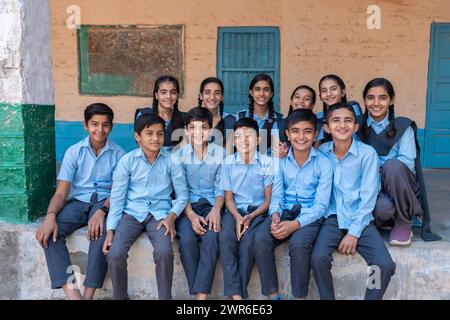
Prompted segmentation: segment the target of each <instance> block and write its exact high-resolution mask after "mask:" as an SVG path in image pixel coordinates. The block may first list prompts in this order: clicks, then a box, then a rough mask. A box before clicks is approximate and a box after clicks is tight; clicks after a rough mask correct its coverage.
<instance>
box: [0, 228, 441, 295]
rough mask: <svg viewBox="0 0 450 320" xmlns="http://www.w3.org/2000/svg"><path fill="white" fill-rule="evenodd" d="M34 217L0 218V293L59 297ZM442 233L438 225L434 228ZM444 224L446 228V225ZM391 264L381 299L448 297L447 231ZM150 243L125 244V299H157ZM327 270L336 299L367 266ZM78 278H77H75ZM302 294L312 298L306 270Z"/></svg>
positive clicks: (177, 276)
mask: <svg viewBox="0 0 450 320" xmlns="http://www.w3.org/2000/svg"><path fill="white" fill-rule="evenodd" d="M38 226H39V224H38V223H33V224H7V223H0V264H1V267H0V270H2V272H1V273H0V283H2V285H1V286H0V299H62V298H64V293H63V291H62V290H52V289H51V288H50V280H49V276H48V272H47V265H46V261H45V256H44V252H43V250H42V249H41V248H40V246H39V244H38V243H37V241H36V240H35V238H34V236H35V232H36V230H37V228H38ZM439 229H440V231H441V235H442V231H443V229H442V228H439ZM447 230H448V229H447ZM86 234H87V233H86V228H82V229H80V230H78V231H76V232H75V233H73V234H72V235H71V236H70V237H69V238H68V239H67V244H68V248H69V252H70V256H71V258H72V263H73V265H74V266H78V268H79V270H80V273H81V274H80V279H81V280H83V279H84V276H83V274H84V273H85V268H86V262H87V249H88V240H87V239H86ZM174 250H175V269H174V270H175V271H174V281H173V289H172V292H173V297H174V299H191V296H189V294H188V288H187V281H186V277H185V274H184V271H183V268H182V265H181V262H180V258H179V253H178V243H177V242H175V245H174ZM389 251H390V252H391V255H392V258H393V259H394V261H395V262H396V265H397V270H396V273H395V275H394V276H393V278H392V280H391V283H390V285H389V287H388V289H387V291H386V294H385V296H384V298H385V299H450V268H449V266H450V241H449V239H448V238H447V237H444V240H442V241H437V242H428V243H426V242H423V241H421V240H420V239H419V238H418V237H417V236H415V237H414V240H413V243H412V245H411V246H410V247H407V248H398V247H389ZM152 252H153V248H152V246H151V244H150V241H149V240H148V238H147V236H146V235H145V234H143V235H141V236H140V237H139V239H138V240H137V241H136V242H135V244H134V245H133V247H132V248H131V250H130V258H129V260H128V264H129V295H130V298H131V299H157V296H158V293H157V287H156V277H155V272H154V263H153V258H152ZM276 260H277V268H278V275H279V283H280V291H281V294H282V295H283V297H285V298H287V299H292V298H293V297H292V295H291V289H290V276H289V273H290V271H289V255H288V251H287V245H286V244H283V245H281V246H280V247H278V248H277V250H276ZM333 276H334V280H335V281H334V285H335V290H336V297H337V299H362V297H363V295H364V290H365V286H366V279H367V266H366V264H365V262H364V260H363V259H362V258H361V256H359V255H355V256H352V257H349V256H341V255H339V254H335V255H334V262H333ZM81 282H82V281H81ZM249 294H250V299H264V298H265V297H264V296H262V295H261V292H260V282H259V275H258V271H257V269H256V267H255V268H254V270H253V274H252V278H251V283H250V285H249ZM111 296H112V287H111V281H110V279H109V277H108V276H107V278H106V280H105V285H104V287H103V288H102V289H101V290H98V291H97V293H96V296H95V297H96V298H97V299H110V298H111ZM211 298H212V299H224V298H225V297H224V296H223V278H222V268H221V265H220V259H219V261H218V264H217V268H216V276H215V279H214V285H213V290H212V295H211ZM308 299H318V293H317V289H316V286H315V283H314V279H313V278H312V275H311V281H310V293H309V296H308Z"/></svg>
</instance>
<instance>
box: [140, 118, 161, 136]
mask: <svg viewBox="0 0 450 320" xmlns="http://www.w3.org/2000/svg"><path fill="white" fill-rule="evenodd" d="M158 123H159V124H161V125H162V128H163V130H164V126H165V121H164V119H163V118H161V117H160V116H158V115H157V114H143V115H142V116H140V117H139V118H137V120H136V122H135V123H134V132H136V133H137V134H138V135H140V134H141V132H142V130H144V129H145V128H147V127H150V126H152V125H154V124H158Z"/></svg>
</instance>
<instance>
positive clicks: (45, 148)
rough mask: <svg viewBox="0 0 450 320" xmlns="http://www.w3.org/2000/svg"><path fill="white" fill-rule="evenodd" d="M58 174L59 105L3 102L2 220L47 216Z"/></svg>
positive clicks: (0, 157) (0, 156)
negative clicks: (57, 106)
mask: <svg viewBox="0 0 450 320" xmlns="http://www.w3.org/2000/svg"><path fill="white" fill-rule="evenodd" d="M55 175H56V165H55V106H46V105H29V104H27V105H25V104H7V103H0V220H2V221H6V222H11V223H24V222H31V221H33V220H35V219H36V218H37V217H39V216H42V215H44V214H45V212H46V210H47V206H48V203H49V201H50V199H51V197H52V195H53V192H54V191H55V181H56V176H55Z"/></svg>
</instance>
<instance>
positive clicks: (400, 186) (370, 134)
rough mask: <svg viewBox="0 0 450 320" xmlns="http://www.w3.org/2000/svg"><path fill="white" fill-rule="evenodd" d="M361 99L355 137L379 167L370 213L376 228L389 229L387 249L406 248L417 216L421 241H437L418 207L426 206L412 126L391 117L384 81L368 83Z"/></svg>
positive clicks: (390, 96)
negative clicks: (377, 160) (361, 110)
mask: <svg viewBox="0 0 450 320" xmlns="http://www.w3.org/2000/svg"><path fill="white" fill-rule="evenodd" d="M363 98H364V102H365V104H366V111H365V113H364V125H363V127H362V128H361V130H360V131H359V137H360V138H361V140H362V141H363V142H365V143H367V144H369V145H371V146H372V147H374V148H375V150H376V151H377V153H378V155H379V158H380V163H381V167H382V171H381V184H382V189H381V190H382V191H381V192H380V194H379V195H378V200H377V204H376V206H375V211H374V215H375V221H376V225H377V226H378V227H380V228H389V229H392V231H391V233H390V236H389V243H390V244H391V245H397V246H407V245H409V244H411V239H412V236H413V232H412V219H413V216H414V215H417V216H421V217H423V220H424V227H425V228H424V229H423V231H422V236H423V237H424V239H425V240H428V241H431V240H439V239H440V237H438V236H436V235H434V234H432V233H431V231H430V230H429V218H430V217H429V212H425V209H427V208H423V207H422V203H424V204H425V205H426V207H428V202H427V199H426V195H425V196H424V195H423V193H424V192H425V185H424V184H422V185H420V182H421V181H423V179H420V178H421V177H419V176H420V175H421V166H420V158H419V157H418V148H416V144H417V143H416V137H415V131H414V129H413V128H415V129H416V130H417V127H416V124H415V123H414V122H413V121H412V120H410V119H408V118H404V117H395V111H394V100H395V92H394V87H393V86H392V84H391V82H390V81H388V80H386V79H384V78H376V79H373V80H371V81H369V83H367V85H366V87H365V88H364V92H363ZM416 168H417V172H416ZM416 175H417V178H416ZM419 194H420V196H419ZM421 198H422V199H421ZM421 201H422V203H421ZM427 229H428V230H427Z"/></svg>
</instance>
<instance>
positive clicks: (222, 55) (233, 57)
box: [217, 27, 280, 113]
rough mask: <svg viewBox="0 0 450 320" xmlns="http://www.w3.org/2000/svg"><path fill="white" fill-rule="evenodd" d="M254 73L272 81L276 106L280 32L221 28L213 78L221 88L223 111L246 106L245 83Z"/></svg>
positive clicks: (276, 104)
mask: <svg viewBox="0 0 450 320" xmlns="http://www.w3.org/2000/svg"><path fill="white" fill-rule="evenodd" d="M258 73H266V74H268V75H270V76H271V77H272V79H273V81H274V86H275V93H274V98H273V101H274V104H275V106H276V108H277V109H278V101H279V100H278V91H279V78H280V31H279V29H278V28H277V27H237V28H235V27H221V28H219V34H218V41H217V77H219V78H220V79H221V80H222V81H223V84H224V87H225V100H224V104H225V111H226V112H228V113H235V112H236V111H239V110H242V109H247V108H248V86H249V84H250V81H251V80H252V78H253V77H254V76H255V75H256V74H258Z"/></svg>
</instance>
